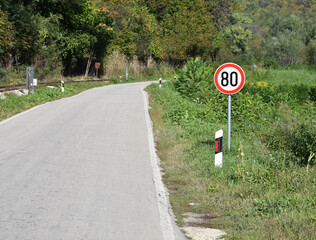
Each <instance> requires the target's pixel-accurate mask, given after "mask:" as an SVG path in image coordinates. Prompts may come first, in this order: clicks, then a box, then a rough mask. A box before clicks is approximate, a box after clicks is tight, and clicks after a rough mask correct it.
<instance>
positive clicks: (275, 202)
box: [148, 59, 316, 239]
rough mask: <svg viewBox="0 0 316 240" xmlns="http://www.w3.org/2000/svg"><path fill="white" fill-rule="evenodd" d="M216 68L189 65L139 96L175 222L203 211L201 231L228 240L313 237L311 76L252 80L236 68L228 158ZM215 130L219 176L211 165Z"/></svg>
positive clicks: (261, 73) (290, 73)
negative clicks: (145, 98)
mask: <svg viewBox="0 0 316 240" xmlns="http://www.w3.org/2000/svg"><path fill="white" fill-rule="evenodd" d="M217 67H218V65H215V64H214V65H213V64H211V63H209V62H204V61H202V60H201V59H195V60H191V61H189V62H188V63H187V64H186V66H185V67H184V68H183V69H182V70H181V71H180V72H179V74H178V76H177V77H178V78H177V81H175V82H174V81H169V82H167V83H164V84H163V86H162V88H158V86H157V85H151V86H150V87H149V88H148V91H149V93H150V95H151V97H152V99H151V107H152V109H151V110H150V114H151V117H152V119H153V121H154V128H155V136H156V141H157V146H158V152H159V155H160V157H161V159H162V166H163V168H164V171H165V173H166V174H165V175H164V180H165V183H166V185H167V187H168V188H169V190H170V194H171V195H170V199H171V204H172V206H173V208H174V211H175V213H176V215H177V218H178V219H179V222H180V224H181V222H182V220H181V219H182V216H181V214H183V213H185V212H191V211H194V212H202V213H209V214H210V215H211V216H212V217H213V219H211V220H210V222H209V225H208V226H207V227H212V228H220V229H224V230H225V231H227V232H228V233H229V235H228V236H227V237H226V238H228V239H314V238H315V237H316V235H315V232H316V225H315V221H316V215H315V207H316V188H315V186H316V184H315V183H316V182H315V179H316V169H315V163H316V160H315V156H314V154H315V152H316V128H315V119H316V116H315V97H316V95H315V88H316V86H315V82H316V79H315V76H316V75H315V74H316V71H315V69H312V68H307V67H304V66H301V67H293V68H289V69H286V70H285V69H279V70H269V69H268V70H266V69H265V70H261V69H259V70H258V71H257V73H254V72H253V70H252V69H251V66H243V67H244V69H246V78H247V79H246V85H245V86H244V88H243V89H242V90H241V91H240V92H239V93H237V94H235V95H233V96H232V143H231V151H230V152H228V151H227V147H225V145H226V141H227V140H226V136H227V135H226V129H227V125H226V124H227V96H226V95H224V94H222V93H220V92H219V91H218V90H217V89H216V88H215V85H214V84H213V75H212V74H213V73H214V71H215V69H216V68H217ZM300 76H304V77H303V78H301V77H300ZM197 99H198V101H197ZM193 100H195V101H193ZM219 129H223V130H224V149H225V150H224V159H223V168H216V167H214V145H215V144H214V140H215V139H214V137H215V132H216V131H217V130H219ZM189 203H201V205H200V206H190V205H189Z"/></svg>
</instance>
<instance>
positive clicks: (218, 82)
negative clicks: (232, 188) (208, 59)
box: [214, 63, 246, 150]
mask: <svg viewBox="0 0 316 240" xmlns="http://www.w3.org/2000/svg"><path fill="white" fill-rule="evenodd" d="M245 80H246V75H245V72H244V70H243V69H242V68H241V67H240V66H238V65H237V64H235V63H225V64H223V65H221V66H219V68H217V70H216V71H215V74H214V83H215V86H216V88H217V89H218V90H219V91H220V92H222V93H224V94H227V95H228V109H227V113H228V114H227V117H228V119H227V147H228V150H230V135H231V122H230V121H231V95H232V94H235V93H237V92H239V91H240V90H241V89H242V88H243V86H244V84H245Z"/></svg>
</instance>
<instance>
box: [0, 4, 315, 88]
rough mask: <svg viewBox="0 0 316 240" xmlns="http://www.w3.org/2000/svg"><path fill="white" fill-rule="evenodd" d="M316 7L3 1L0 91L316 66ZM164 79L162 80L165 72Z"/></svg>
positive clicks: (0, 23) (0, 9) (1, 6)
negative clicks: (196, 65)
mask: <svg viewBox="0 0 316 240" xmlns="http://www.w3.org/2000/svg"><path fill="white" fill-rule="evenodd" d="M315 12H316V4H315V1H310V0H271V1H263V0H252V1H249V0H225V1H223V0H213V1H209V0H151V1H143V0H34V1H30V0H5V1H0V86H2V85H8V84H10V85H14V84H21V83H24V82H25V67H27V66H32V67H34V77H35V78H37V79H38V81H39V82H41V81H55V80H58V79H60V78H61V76H63V77H78V76H85V77H92V76H95V75H96V74H97V73H96V70H95V67H94V66H95V63H96V62H99V63H101V68H100V69H99V70H98V77H105V78H109V79H110V78H112V77H114V78H117V77H119V76H120V75H123V76H124V71H125V67H126V66H128V67H129V69H130V73H131V74H130V75H135V77H138V78H140V77H144V76H149V75H155V73H157V72H161V71H165V70H168V69H177V68H182V67H183V66H184V65H185V63H186V62H187V61H188V60H190V59H191V58H195V57H201V58H202V59H203V60H209V61H212V62H222V63H223V62H236V63H238V64H248V65H251V64H252V63H254V62H255V63H256V64H257V65H258V66H264V67H266V68H278V67H280V66H286V65H289V64H307V65H313V64H316V21H315ZM159 74H160V73H159Z"/></svg>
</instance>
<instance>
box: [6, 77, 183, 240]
mask: <svg viewBox="0 0 316 240" xmlns="http://www.w3.org/2000/svg"><path fill="white" fill-rule="evenodd" d="M147 84H148V83H134V84H122V85H110V86H106V87H102V88H95V89H91V90H88V91H85V92H83V93H81V94H79V95H77V96H74V97H70V98H65V99H62V100H58V101H55V102H50V103H47V104H44V105H41V106H40V107H38V108H35V109H32V110H31V111H27V112H24V113H23V114H20V115H18V116H15V117H13V118H11V119H9V120H8V121H4V122H1V123H0V239H5V240H10V239H19V240H20V239H23V240H24V239H25V240H28V239H32V240H33V239H41V240H45V239H54V240H55V239H62V240H64V239H70V240H76V239H82V240H86V239H91V240H98V239H100V240H101V239H102V240H120V239H122V240H127V239H135V240H156V239H157V240H158V239H159V240H161V239H163V240H172V239H182V238H183V236H182V234H181V233H180V232H179V229H178V228H177V227H176V226H175V225H174V220H173V217H172V215H171V216H170V214H169V212H170V208H169V206H168V203H167V199H166V198H165V196H164V194H165V192H164V188H163V186H162V185H161V179H160V173H159V169H158V167H157V166H158V165H157V159H156V157H155V152H154V149H153V139H152V132H151V127H150V121H149V120H148V119H149V118H148V112H147V105H146V104H147V103H146V95H145V94H144V92H143V88H144V87H145V86H146V85H147Z"/></svg>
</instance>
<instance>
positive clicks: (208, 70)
mask: <svg viewBox="0 0 316 240" xmlns="http://www.w3.org/2000/svg"><path fill="white" fill-rule="evenodd" d="M213 73H214V69H213V68H212V67H211V66H210V64H209V63H208V62H205V61H202V60H201V58H196V59H192V60H190V61H188V62H187V64H186V65H185V66H184V68H183V69H182V70H181V71H180V72H179V74H178V76H177V80H176V81H175V82H174V86H175V88H176V89H177V91H179V92H180V93H181V94H182V95H184V96H186V97H188V98H190V99H196V98H199V99H200V100H205V99H207V96H208V94H207V92H208V91H209V89H210V88H211V86H213Z"/></svg>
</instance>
